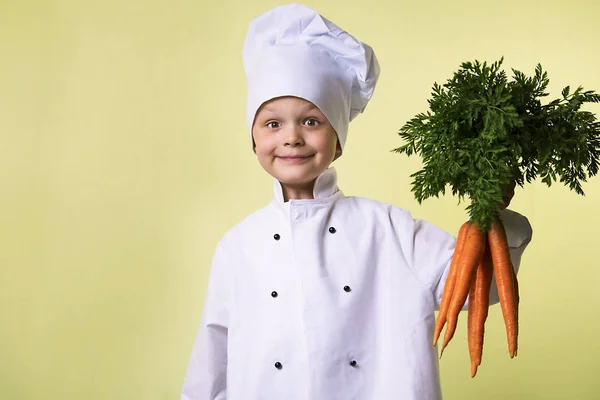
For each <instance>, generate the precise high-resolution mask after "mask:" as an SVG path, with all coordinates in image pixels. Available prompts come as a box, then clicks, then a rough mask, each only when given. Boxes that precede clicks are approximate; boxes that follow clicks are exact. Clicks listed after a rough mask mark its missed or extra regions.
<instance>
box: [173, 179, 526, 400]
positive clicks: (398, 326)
mask: <svg viewBox="0 0 600 400" xmlns="http://www.w3.org/2000/svg"><path fill="white" fill-rule="evenodd" d="M314 192H315V193H314V195H315V199H314V200H291V201H289V202H287V203H283V196H282V193H281V185H279V184H278V183H277V182H276V183H275V196H274V198H273V201H272V202H271V204H269V205H268V206H267V207H265V208H263V209H261V210H259V211H257V212H255V213H253V214H252V215H250V216H248V217H247V218H246V219H244V220H243V221H242V222H241V223H239V224H238V225H237V226H235V227H234V228H232V229H231V230H230V231H229V232H228V233H227V234H226V235H225V236H224V237H223V239H222V240H221V241H220V243H219V244H218V247H217V250H216V254H215V256H214V262H213V265H212V268H211V273H210V281H209V287H208V292H207V297H206V302H205V304H204V313H203V316H202V320H201V324H200V327H199V330H198V333H197V337H196V339H195V343H194V347H193V353H192V356H191V359H190V362H189V367H188V370H187V374H186V378H185V382H184V385H183V389H182V393H181V399H182V400H214V399H219V400H223V399H227V400H258V399H263V400H279V399H286V400H309V399H310V400H336V399H340V400H374V399H376V400H398V399H403V400H411V399H413V400H438V399H440V398H441V389H440V381H439V372H438V358H437V349H436V348H434V347H432V345H431V340H432V335H433V328H434V325H435V321H434V310H435V309H436V308H437V307H438V305H439V301H440V299H441V295H442V291H443V285H444V282H445V277H446V274H447V270H448V266H449V262H450V259H451V257H452V252H453V248H454V243H455V238H454V236H452V235H450V234H448V233H446V232H444V231H442V230H441V229H439V228H437V227H435V226H434V225H432V224H429V223H427V222H425V221H421V220H414V219H413V218H412V217H411V215H410V214H409V212H408V211H406V210H404V209H401V208H398V207H395V206H392V205H389V204H385V203H381V202H378V201H374V200H369V199H366V198H360V197H345V196H344V194H343V193H342V192H341V191H340V190H339V189H338V187H337V184H336V172H335V169H333V168H330V169H328V170H327V171H325V172H324V173H323V174H322V175H321V176H320V177H319V178H318V181H317V183H316V184H315V189H314ZM502 219H503V220H504V223H505V227H506V231H507V236H508V240H509V246H510V247H511V255H512V260H513V263H514V266H515V268H516V269H518V267H519V264H520V259H521V255H522V253H523V251H524V250H525V247H526V246H527V244H528V243H529V241H530V240H531V236H532V230H531V226H530V225H529V222H528V221H527V219H526V218H525V217H523V216H521V215H519V214H517V213H515V212H513V211H509V210H504V211H503V212H502ZM330 227H334V228H335V231H333V230H332V231H331V232H334V233H331V232H330ZM275 234H278V235H279V240H275V239H274V235H275ZM344 286H349V287H350V288H351V290H350V291H345V290H344ZM273 291H276V292H277V297H272V295H271V293H272V292H273ZM492 297H494V295H493V296H492ZM492 302H498V299H497V295H496V296H495V298H492ZM461 318H466V315H463V316H462V317H461ZM465 351H466V350H465ZM353 360H355V361H356V363H357V364H356V365H355V366H352V365H351V362H352V361H353ZM277 362H279V363H281V369H278V368H276V367H275V363H277ZM465 368H467V370H468V368H469V366H468V365H465Z"/></svg>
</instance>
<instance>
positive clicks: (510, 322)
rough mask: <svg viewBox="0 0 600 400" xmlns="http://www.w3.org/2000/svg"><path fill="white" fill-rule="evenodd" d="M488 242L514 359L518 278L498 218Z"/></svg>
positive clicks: (490, 232) (515, 351)
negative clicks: (516, 285)
mask: <svg viewBox="0 0 600 400" xmlns="http://www.w3.org/2000/svg"><path fill="white" fill-rule="evenodd" d="M488 241H489V244H490V251H491V253H492V260H493V266H494V275H495V276H496V286H497V288H498V297H499V299H500V306H501V309H502V315H503V317H504V325H505V326H506V336H507V339H508V353H509V355H510V357H511V358H513V357H514V356H515V355H516V353H517V337H518V321H517V308H516V307H517V298H516V292H515V281H516V278H515V277H514V275H515V274H514V269H513V266H512V262H511V260H510V253H509V250H508V243H507V241H506V232H505V230H504V226H503V225H502V222H501V221H500V220H499V219H497V218H496V219H495V220H493V221H492V225H491V229H490V231H489V232H488Z"/></svg>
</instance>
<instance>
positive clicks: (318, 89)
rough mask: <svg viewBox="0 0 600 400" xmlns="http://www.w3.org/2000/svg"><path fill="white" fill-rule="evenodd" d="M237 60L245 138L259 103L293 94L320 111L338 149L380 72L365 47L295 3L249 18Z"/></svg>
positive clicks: (370, 52)
mask: <svg viewBox="0 0 600 400" xmlns="http://www.w3.org/2000/svg"><path fill="white" fill-rule="evenodd" d="M242 56H243V61H244V68H245V72H246V79H247V86H248V95H247V108H246V120H247V124H248V129H249V131H250V137H251V138H252V125H253V124H254V118H255V116H256V112H257V111H258V109H259V108H260V106H261V105H262V104H263V103H265V102H266V101H268V100H271V99H273V98H276V97H281V96H296V97H300V98H303V99H305V100H308V101H310V102H312V103H313V104H315V105H316V106H317V107H318V108H319V109H320V110H321V112H323V114H324V115H325V117H327V119H328V120H329V122H330V123H331V125H332V126H333V128H334V129H335V131H336V133H337V135H338V139H339V141H340V145H341V147H342V150H343V148H344V145H345V143H346V137H347V134H348V124H349V123H350V121H352V120H353V119H354V118H355V117H356V116H357V115H358V114H359V113H362V112H363V111H364V110H365V108H366V106H367V103H368V102H369V100H370V98H371V96H372V95H373V91H374V89H375V84H376V82H377V79H378V77H379V70H380V69H379V64H378V62H377V58H376V57H375V54H374V53H373V50H372V48H371V47H370V46H368V45H367V44H365V43H362V42H360V41H359V40H357V39H356V38H354V37H353V36H351V35H350V34H348V33H347V32H345V31H344V30H342V29H341V28H339V27H338V26H336V25H335V24H334V23H332V22H331V21H329V20H328V19H326V18H324V17H323V16H321V15H319V14H318V13H317V12H316V11H314V10H312V9H311V8H309V7H306V6H304V5H301V4H289V5H284V6H279V7H275V8H273V9H271V10H269V11H267V12H266V13H264V14H262V15H261V16H259V17H257V18H255V19H253V20H252V21H251V22H250V25H249V28H248V32H247V35H246V39H245V41H244V47H243V50H242Z"/></svg>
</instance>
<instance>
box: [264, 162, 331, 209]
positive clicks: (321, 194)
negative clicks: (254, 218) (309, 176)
mask: <svg viewBox="0 0 600 400" xmlns="http://www.w3.org/2000/svg"><path fill="white" fill-rule="evenodd" d="M339 191H340V190H339V188H338V186H337V172H336V170H335V168H334V167H329V168H328V169H326V170H325V171H323V173H322V174H321V175H319V176H318V177H317V180H316V181H315V185H314V187H313V197H314V198H315V200H321V201H322V200H325V199H327V198H329V197H331V196H333V195H334V194H335V193H337V192H339ZM273 192H274V195H275V199H274V200H275V201H276V202H277V203H280V204H283V203H284V199H283V188H282V187H281V183H279V181H278V180H277V179H275V180H274V182H273ZM308 201H310V200H308Z"/></svg>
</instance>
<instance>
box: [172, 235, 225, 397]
mask: <svg viewBox="0 0 600 400" xmlns="http://www.w3.org/2000/svg"><path fill="white" fill-rule="evenodd" d="M230 268H231V266H230V265H228V263H227V260H226V258H225V251H224V249H223V245H222V243H219V245H218V246H217V249H216V251H215V255H214V257H213V261H212V266H211V271H210V275H209V280H208V289H207V293H206V300H205V302H204V307H203V313H202V318H201V321H200V327H199V328H198V332H197V334H196V338H195V341H194V346H193V349H192V354H191V357H190V360H189V364H188V368H187V372H186V375H185V379H184V383H183V388H182V391H181V400H226V399H227V386H226V385H227V333H228V326H229V310H230V302H231V301H230V300H231V285H232V281H231V276H230Z"/></svg>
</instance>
